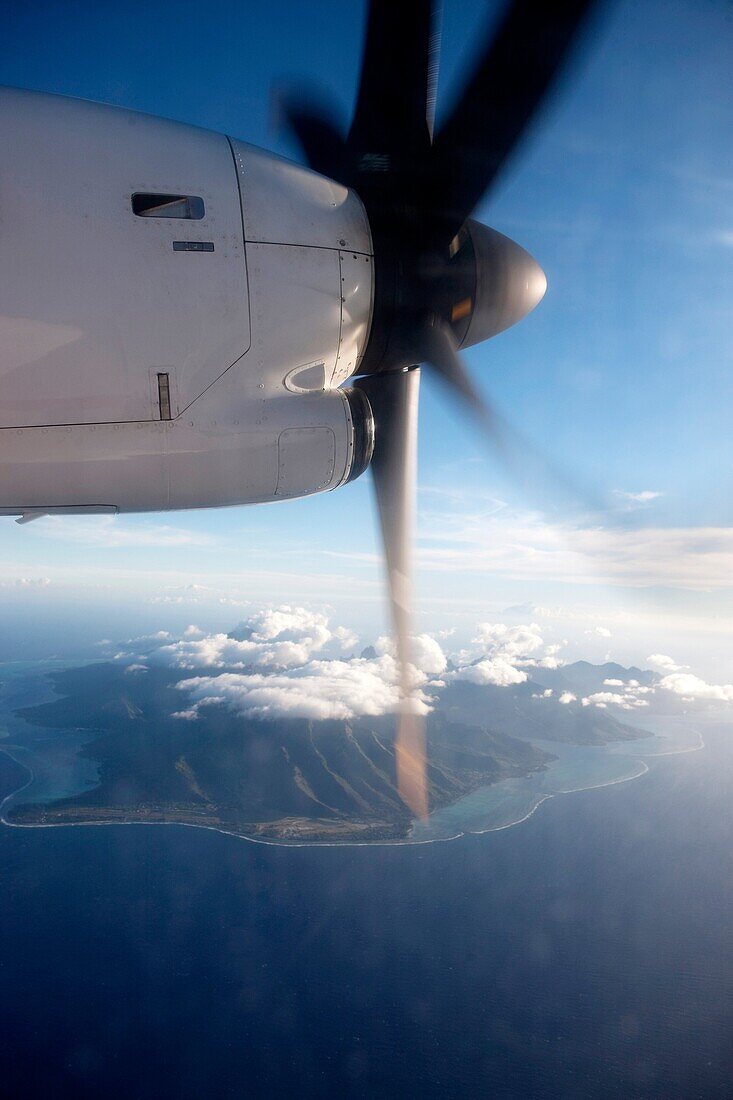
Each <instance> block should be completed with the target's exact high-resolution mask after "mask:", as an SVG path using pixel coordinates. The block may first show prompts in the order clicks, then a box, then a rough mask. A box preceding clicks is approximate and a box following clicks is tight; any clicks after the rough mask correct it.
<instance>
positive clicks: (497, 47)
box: [282, 0, 594, 817]
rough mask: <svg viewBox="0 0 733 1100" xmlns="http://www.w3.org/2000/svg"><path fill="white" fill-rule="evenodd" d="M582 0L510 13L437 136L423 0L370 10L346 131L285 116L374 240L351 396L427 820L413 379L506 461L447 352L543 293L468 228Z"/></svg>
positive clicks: (408, 761) (306, 117) (409, 796)
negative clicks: (451, 401)
mask: <svg viewBox="0 0 733 1100" xmlns="http://www.w3.org/2000/svg"><path fill="white" fill-rule="evenodd" d="M592 6H594V5H593V4H592V3H591V0H556V2H554V3H548V0H514V2H513V3H510V5H509V7H508V9H507V11H506V14H505V15H504V18H503V20H502V22H501V24H500V26H499V29H498V31H497V32H496V33H495V35H494V36H493V38H492V39H491V40H490V41H489V42H488V43H487V44H486V46H485V48H484V49H483V51H482V53H481V55H480V58H479V61H478V64H477V66H476V68H475V70H474V73H473V75H472V76H471V78H470V79H469V80H468V82H467V83H466V85H465V87H464V90H463V92H462V94H461V95H460V97H459V99H458V101H457V103H456V104H455V106H454V107H453V109H452V111H451V112H450V114H449V115H448V117H447V118H446V119H445V121H444V122H443V123H442V125H441V127H440V129H439V130H438V132H437V133H435V134H433V125H432V112H433V103H434V84H435V77H436V73H437V34H436V33H435V27H436V20H435V13H434V10H433V4H432V2H431V0H403V2H402V3H395V0H371V3H370V6H369V14H368V22H367V33H366V41H365V47H364V56H363V60H362V68H361V78H360V83H359V91H358V95H357V102H356V107H355V111H354V117H353V121H352V124H351V128H350V130H349V132H348V133H347V134H343V133H342V132H341V131H340V129H339V127H338V124H337V123H336V122H335V121H334V117H333V116H332V115H330V114H329V112H328V111H327V110H324V109H323V108H315V107H314V106H312V105H309V101H308V98H307V96H303V95H302V94H299V95H298V97H297V99H296V98H293V99H291V100H287V99H286V101H285V102H284V104H283V105H282V106H283V109H284V114H285V117H286V119H287V122H288V124H289V127H290V129H291V131H292V133H293V134H294V136H295V137H296V139H297V140H298V142H299V143H300V146H301V149H302V151H303V153H304V155H305V157H306V160H307V161H308V164H309V166H310V167H311V168H313V169H314V170H315V171H317V172H320V173H322V174H324V175H328V176H331V177H332V178H334V179H336V180H338V181H339V182H340V183H343V184H345V185H346V186H348V187H351V188H353V189H354V190H355V191H356V192H357V194H358V195H359V196H360V198H361V199H362V201H363V203H364V205H365V208H366V211H367V215H368V218H369V223H370V226H371V229H372V237H373V244H374V264H375V302H374V314H373V321H372V328H371V332H370V336H369V342H368V345H367V348H366V351H365V353H364V357H363V359H362V363H361V366H360V374H362V375H364V376H366V377H363V378H362V379H361V380H360V381H359V382H358V383H357V385H358V386H359V387H360V389H362V391H363V392H364V393H365V394H366V395H367V397H368V399H369V402H370V404H371V406H372V411H373V414H374V421H375V448H374V457H373V460H372V467H371V469H372V475H373V479H374V486H375V491H376V498H377V505H378V510H379V517H380V523H381V530H382V538H383V542H384V550H385V562H386V567H387V579H388V585H389V594H390V602H391V609H392V622H393V628H394V635H395V650H396V655H397V661H398V666H399V670H400V671H399V685H400V692H401V699H402V702H401V706H400V715H399V725H398V732H397V739H396V749H395V755H396V759H397V781H398V788H399V791H400V794H401V796H402V798H403V800H404V801H405V803H406V804H407V805H408V807H409V808H410V810H411V811H412V812H413V813H414V814H415V815H416V816H418V817H423V816H425V815H426V814H427V807H428V780H427V764H426V755H425V732H424V719H423V718H422V717H421V716H420V714H419V710H420V706H419V703H418V702H417V700H416V699H415V698H414V695H413V688H412V680H411V676H410V630H411V613H412V594H411V589H412V546H413V530H412V528H413V516H414V506H415V489H416V453H417V408H418V388H419V373H420V372H419V369H417V367H418V364H423V365H425V366H426V367H427V368H428V369H430V370H432V371H433V372H434V373H435V374H437V375H438V376H439V377H440V378H441V379H442V380H443V382H444V383H445V384H446V385H447V386H448V387H449V389H450V390H451V391H452V392H453V393H454V395H456V396H457V397H458V398H459V399H460V400H462V401H463V402H464V404H465V405H467V407H468V408H469V409H470V411H471V412H472V413H473V414H474V415H475V416H477V417H478V418H479V420H480V421H481V423H482V424H483V426H484V427H485V429H486V430H487V432H488V434H489V435H490V437H492V438H493V440H494V442H495V443H498V445H499V447H500V449H504V447H503V437H502V430H501V426H500V423H499V420H498V417H497V415H496V414H495V413H494V411H493V410H492V409H491V408H490V407H489V406H488V405H487V404H486V402H485V401H484V399H483V398H482V397H480V396H479V394H478V393H477V391H476V390H475V388H474V386H473V383H472V381H471V379H470V376H469V375H468V373H467V372H466V370H465V367H464V366H463V363H462V361H461V359H460V356H459V354H458V349H459V348H460V347H469V346H471V345H473V344H477V343H479V342H481V341H483V340H486V339H488V338H489V337H491V336H494V335H496V334H497V333H499V332H501V331H503V330H504V329H506V328H508V327H509V326H510V325H513V324H514V323H515V322H517V321H519V320H520V319H521V318H522V317H524V316H525V315H526V314H527V313H529V312H530V310H532V309H533V308H534V307H535V306H536V305H537V303H538V302H539V301H540V299H541V298H542V296H543V294H544V293H545V289H546V286H547V282H546V279H545V276H544V272H543V271H542V269H541V268H540V266H539V264H537V262H536V261H535V260H534V259H533V258H532V257H531V256H530V255H529V253H528V252H526V251H525V250H524V249H523V248H521V247H520V246H519V245H518V244H515V243H514V242H513V241H511V240H509V238H507V237H505V236H503V235H502V234H501V233H498V232H497V231H496V230H494V229H490V228H489V227H488V226H485V225H481V224H480V223H478V222H476V221H474V220H473V219H471V217H470V215H471V212H472V211H473V210H474V208H475V207H476V205H477V204H478V203H479V202H480V201H481V199H482V198H484V197H485V195H486V194H487V192H488V191H489V189H490V187H491V185H492V184H493V182H494V180H495V178H496V176H497V174H498V172H499V171H500V169H501V168H502V166H503V165H504V163H505V162H506V160H507V159H508V157H509V156H510V155H511V153H512V151H513V149H514V147H515V145H516V144H517V142H518V141H519V140H520V138H521V137H522V135H523V133H524V131H525V129H526V128H527V126H528V124H529V123H530V121H531V120H532V117H533V116H534V115H535V113H536V111H537V109H538V107H539V106H540V105H541V103H542V102H543V100H544V98H545V96H546V94H547V93H548V91H549V89H550V87H551V85H552V83H553V81H554V80H555V79H556V77H557V76H558V74H559V72H560V70H561V68H562V66H563V63H564V61H565V59H566V57H567V54H568V52H569V49H570V47H571V46H572V45H573V43H574V41H575V40H576V39H577V37H578V33H579V31H580V28H581V25H582V23H583V22H584V20H585V18H586V16H587V15H588V13H589V10H590V8H591V7H592Z"/></svg>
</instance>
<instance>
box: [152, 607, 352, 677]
mask: <svg viewBox="0 0 733 1100" xmlns="http://www.w3.org/2000/svg"><path fill="white" fill-rule="evenodd" d="M196 629H197V628H194V631H195V630H196ZM189 630H190V628H189ZM194 631H192V632H190V633H189V631H186V632H185V635H184V638H183V639H181V640H180V641H177V642H172V643H171V644H170V645H167V646H163V647H161V648H160V649H158V650H157V651H156V655H155V656H156V659H157V660H158V661H161V662H162V663H164V664H169V665H173V666H174V667H175V668H231V669H263V668H268V669H283V668H296V667H298V666H299V665H304V664H305V663H306V662H307V661H309V660H310V659H311V658H312V657H313V656H314V655H315V654H316V653H322V652H323V651H324V650H326V649H328V650H330V651H331V652H333V653H337V654H341V653H343V652H346V651H348V650H349V649H351V648H353V646H354V645H355V644H356V642H357V641H358V639H357V636H356V635H355V634H354V633H353V631H351V630H346V629H345V628H344V627H336V628H335V629H331V628H330V627H329V623H328V617H327V616H326V615H324V614H322V613H320V612H315V611H309V610H308V609H307V608H304V607H291V606H289V605H283V606H282V607H276V608H265V609H264V610H260V611H256V612H254V613H253V614H252V615H251V616H250V617H249V619H247V620H246V622H244V623H243V624H241V625H240V627H239V628H238V629H237V631H235V632H234V633H236V634H238V635H239V637H237V638H230V637H229V636H228V635H226V634H207V635H205V636H202V637H196V636H195V632H194Z"/></svg>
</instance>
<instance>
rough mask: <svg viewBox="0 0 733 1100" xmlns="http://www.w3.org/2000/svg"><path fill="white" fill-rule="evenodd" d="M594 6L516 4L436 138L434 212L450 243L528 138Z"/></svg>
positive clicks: (538, 1) (546, 1) (523, 0)
mask: <svg viewBox="0 0 733 1100" xmlns="http://www.w3.org/2000/svg"><path fill="white" fill-rule="evenodd" d="M593 6H594V3H593V0H554V2H550V0H514V2H513V3H511V4H510V6H509V10H508V12H507V14H506V15H505V17H504V19H503V21H502V23H501V25H500V27H499V30H498V32H497V33H496V35H495V36H494V38H493V39H492V40H491V42H490V43H489V45H488V46H487V48H486V49H485V51H484V53H483V55H482V56H481V58H480V59H479V62H478V65H477V67H476V70H475V72H474V75H473V77H472V78H471V79H470V80H469V82H468V84H467V85H466V87H465V89H464V91H463V93H462V95H461V97H460V99H459V101H458V103H457V104H456V105H455V107H454V108H453V110H452V112H451V114H450V115H449V117H448V118H447V119H446V121H445V122H444V123H443V125H442V126H441V128H440V130H439V132H438V134H437V135H436V137H435V142H434V145H433V153H432V156H431V159H430V173H431V175H432V183H431V185H430V191H431V202H430V205H431V208H432V210H434V211H436V212H437V213H438V216H439V217H440V218H441V220H444V227H443V228H444V231H445V238H444V239H445V241H446V242H447V241H449V240H450V239H451V238H452V237H453V235H454V234H455V233H457V232H458V230H459V229H460V227H461V225H463V223H464V221H465V220H466V218H467V217H468V216H469V214H470V213H471V211H472V210H474V209H475V207H476V206H477V205H478V203H479V201H480V200H481V198H482V196H483V195H484V194H485V192H486V191H487V190H488V188H489V187H490V185H491V184H492V183H493V181H494V179H495V177H496V175H497V173H498V172H499V170H500V169H501V167H502V166H503V164H504V162H505V161H506V160H507V158H508V157H509V155H510V154H511V153H512V151H513V149H514V147H515V145H516V144H517V142H518V141H519V139H520V138H521V137H522V135H523V134H524V131H525V130H526V128H527V126H528V124H529V123H530V121H531V119H532V116H533V115H534V114H535V112H536V110H537V108H538V107H539V106H540V105H541V103H542V101H543V100H544V98H545V96H546V95H547V93H548V91H549V90H550V86H551V84H552V83H553V81H554V80H555V79H556V78H557V77H558V76H559V75H560V72H561V69H562V66H563V63H564V61H565V59H566V56H567V54H568V51H569V49H570V47H571V46H572V45H573V43H574V41H575V40H576V38H577V36H578V33H579V31H580V28H581V25H582V23H583V21H584V19H585V17H586V16H587V15H588V13H589V10H590V9H591V8H592V7H593Z"/></svg>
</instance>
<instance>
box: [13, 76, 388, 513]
mask: <svg viewBox="0 0 733 1100" xmlns="http://www.w3.org/2000/svg"><path fill="white" fill-rule="evenodd" d="M0 144H1V146H2V148H3V157H2V159H1V161H0V215H1V217H0V511H3V512H6V513H8V512H10V513H13V514H15V513H18V512H37V511H59V510H70V511H77V510H83V511H89V510H100V511H106V510H120V511H123V510H124V511H138V510H141V511H144V510H150V509H166V508H189V507H207V506H211V505H217V504H234V503H249V502H254V501H263V500H271V499H278V498H279V497H283V496H300V495H305V494H307V493H310V492H317V491H320V490H323V489H328V488H334V487H335V486H336V485H338V484H341V483H342V482H343V481H344V480H345V479H347V478H348V477H349V475H350V472H351V469H352V460H353V454H354V446H355V444H354V438H353V437H354V424H353V418H352V412H351V404H350V401H349V398H348V397H347V396H346V395H345V394H344V393H343V392H340V391H338V390H337V389H336V388H335V387H337V386H338V385H339V384H340V383H342V382H343V381H344V380H345V379H346V378H348V377H349V376H350V375H352V374H353V373H354V372H355V370H356V368H357V365H358V362H359V359H360V356H361V355H362V353H363V350H364V347H365V344H366V340H367V337H368V332H369V325H370V317H371V307H372V267H373V265H372V254H371V239H370V233H369V226H368V223H367V220H366V216H365V214H364V210H363V207H362V205H361V202H360V201H359V199H358V198H357V197H356V195H354V194H353V193H352V192H349V191H348V190H347V189H346V188H344V187H341V186H340V185H338V184H336V183H333V182H332V181H329V180H326V179H324V178H323V177H321V176H318V175H316V174H315V173H313V172H310V171H308V170H307V169H305V168H301V167H300V166H298V165H295V164H292V163H290V162H288V161H284V160H282V159H281V158H278V157H275V156H272V155H270V154H267V153H264V152H262V151H260V150H256V149H253V148H252V147H250V146H247V145H245V144H243V143H241V142H237V141H231V140H230V139H228V138H226V137H224V136H223V135H218V134H213V133H209V132H207V131H204V130H200V129H197V128H194V127H189V126H184V125H181V124H178V123H174V122H169V121H166V120H162V119H156V118H152V117H149V116H145V115H139V114H135V113H133V112H129V111H123V110H120V109H117V108H113V107H106V106H101V105H98V104H92V103H87V102H83V101H78V100H71V99H65V98H63V97H58V96H48V95H41V94H36V93H31V92H25V91H16V90H11V89H7V90H2V91H0ZM352 404H353V402H352ZM357 449H358V446H357Z"/></svg>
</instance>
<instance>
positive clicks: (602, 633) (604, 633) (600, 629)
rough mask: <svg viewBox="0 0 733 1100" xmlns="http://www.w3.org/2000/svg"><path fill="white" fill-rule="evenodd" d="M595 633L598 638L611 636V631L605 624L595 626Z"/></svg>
mask: <svg viewBox="0 0 733 1100" xmlns="http://www.w3.org/2000/svg"><path fill="white" fill-rule="evenodd" d="M595 633H596V634H597V635H598V637H599V638H610V637H611V631H610V630H609V629H608V627H607V626H597V627H596V629H595Z"/></svg>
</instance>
